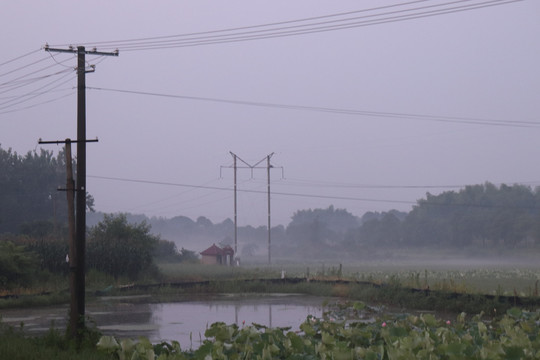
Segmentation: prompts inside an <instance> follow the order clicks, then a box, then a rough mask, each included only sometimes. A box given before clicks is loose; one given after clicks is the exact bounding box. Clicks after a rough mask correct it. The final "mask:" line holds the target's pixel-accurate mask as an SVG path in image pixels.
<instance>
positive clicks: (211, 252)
mask: <svg viewBox="0 0 540 360" xmlns="http://www.w3.org/2000/svg"><path fill="white" fill-rule="evenodd" d="M233 254H234V250H233V249H232V248H231V247H230V246H225V248H224V249H222V248H220V247H219V246H216V244H213V245H212V246H210V247H209V248H208V249H206V250H204V251H203V252H201V255H207V256H217V255H233Z"/></svg>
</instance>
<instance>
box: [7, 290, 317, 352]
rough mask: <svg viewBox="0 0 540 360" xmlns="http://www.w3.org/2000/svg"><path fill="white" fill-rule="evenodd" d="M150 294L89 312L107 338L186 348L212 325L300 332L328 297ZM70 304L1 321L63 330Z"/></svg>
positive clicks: (92, 306) (112, 300)
mask: <svg viewBox="0 0 540 360" xmlns="http://www.w3.org/2000/svg"><path fill="white" fill-rule="evenodd" d="M150 300H151V298H150V295H143V296H126V297H119V296H117V297H101V298H98V299H97V300H95V301H92V302H89V303H88V304H87V307H86V314H87V315H88V316H89V318H90V319H91V321H94V322H95V324H96V326H97V328H98V329H99V330H100V331H101V332H102V333H104V334H109V335H115V336H116V337H118V338H132V339H136V338H137V337H138V336H145V337H147V338H149V339H150V341H152V342H153V343H156V342H159V341H161V340H166V341H171V340H177V341H179V342H180V344H181V346H182V348H184V349H185V348H197V347H198V346H199V345H200V342H201V340H204V331H205V330H206V328H207V327H208V326H209V325H210V324H212V323H214V322H218V321H221V322H224V323H226V324H233V323H234V324H237V325H238V326H240V327H242V326H244V324H245V325H251V324H252V323H257V324H261V325H266V326H269V327H292V329H293V330H297V329H298V328H299V325H300V324H301V323H302V322H303V321H304V320H306V318H307V316H308V315H314V316H317V317H320V316H321V315H322V312H323V308H322V304H323V302H324V301H325V300H327V298H323V297H316V296H306V295H301V294H261V295H257V294H249V295H227V294H223V295H220V296H213V297H206V298H202V299H201V298H199V299H195V300H194V299H190V300H189V301H187V300H182V301H178V302H168V303H157V304H156V303H149V302H150ZM68 311H69V305H65V306H55V307H43V308H29V309H7V310H0V314H1V316H2V322H3V323H7V324H9V325H12V326H20V324H21V323H22V324H23V326H24V329H25V331H26V332H27V333H29V334H39V333H44V332H46V331H47V330H49V329H50V328H51V326H52V327H54V328H56V329H59V330H62V331H63V330H64V329H65V327H66V322H67V317H68Z"/></svg>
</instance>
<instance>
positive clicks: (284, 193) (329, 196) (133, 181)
mask: <svg viewBox="0 0 540 360" xmlns="http://www.w3.org/2000/svg"><path fill="white" fill-rule="evenodd" d="M87 177H89V178H94V179H102V180H113V181H122V182H132V183H139V184H150V185H165V186H178V187H189V188H195V189H206V190H222V191H233V189H231V188H227V187H218V186H204V185H192V184H181V183H173V182H164V181H152V180H141V179H128V178H119V177H110V176H97V175H87ZM237 191H238V192H244V193H255V194H266V191H263V190H252V189H238V190H237ZM272 195H282V196H296V197H309V198H319V199H333V200H351V201H366V202H383V203H401V204H416V202H411V201H403V200H382V199H370V198H359V197H348V196H331V195H319V194H302V193H289V192H272Z"/></svg>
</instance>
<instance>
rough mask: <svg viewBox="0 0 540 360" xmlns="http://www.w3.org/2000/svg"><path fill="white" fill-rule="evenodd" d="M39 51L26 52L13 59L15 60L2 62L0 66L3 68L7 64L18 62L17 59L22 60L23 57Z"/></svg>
mask: <svg viewBox="0 0 540 360" xmlns="http://www.w3.org/2000/svg"><path fill="white" fill-rule="evenodd" d="M40 51H41V49H37V50H32V51H30V52H27V53H26V54H22V55H20V56H17V57H15V58H13V59H11V60H7V61H4V62H3V63H0V66H4V65H6V64H9V63H11V62H14V61H17V60H19V59H22V58H24V57H27V56H29V55H32V54H35V53H37V52H40Z"/></svg>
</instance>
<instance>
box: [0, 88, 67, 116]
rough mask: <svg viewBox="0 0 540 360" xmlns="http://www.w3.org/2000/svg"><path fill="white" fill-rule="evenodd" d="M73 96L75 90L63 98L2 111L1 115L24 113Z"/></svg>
mask: <svg viewBox="0 0 540 360" xmlns="http://www.w3.org/2000/svg"><path fill="white" fill-rule="evenodd" d="M73 94H75V90H73V89H71V91H70V93H69V94H66V95H62V96H59V97H56V98H53V99H50V100H46V101H42V102H39V103H36V104H33V105H28V106H25V107H22V108H16V109H11V110H6V111H0V115H2V114H8V113H13V112H17V111H23V110H27V109H31V108H34V107H36V106H40V105H44V104H49V103H52V102H55V101H58V100H61V99H64V98H66V97H68V96H72V95H73Z"/></svg>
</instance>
